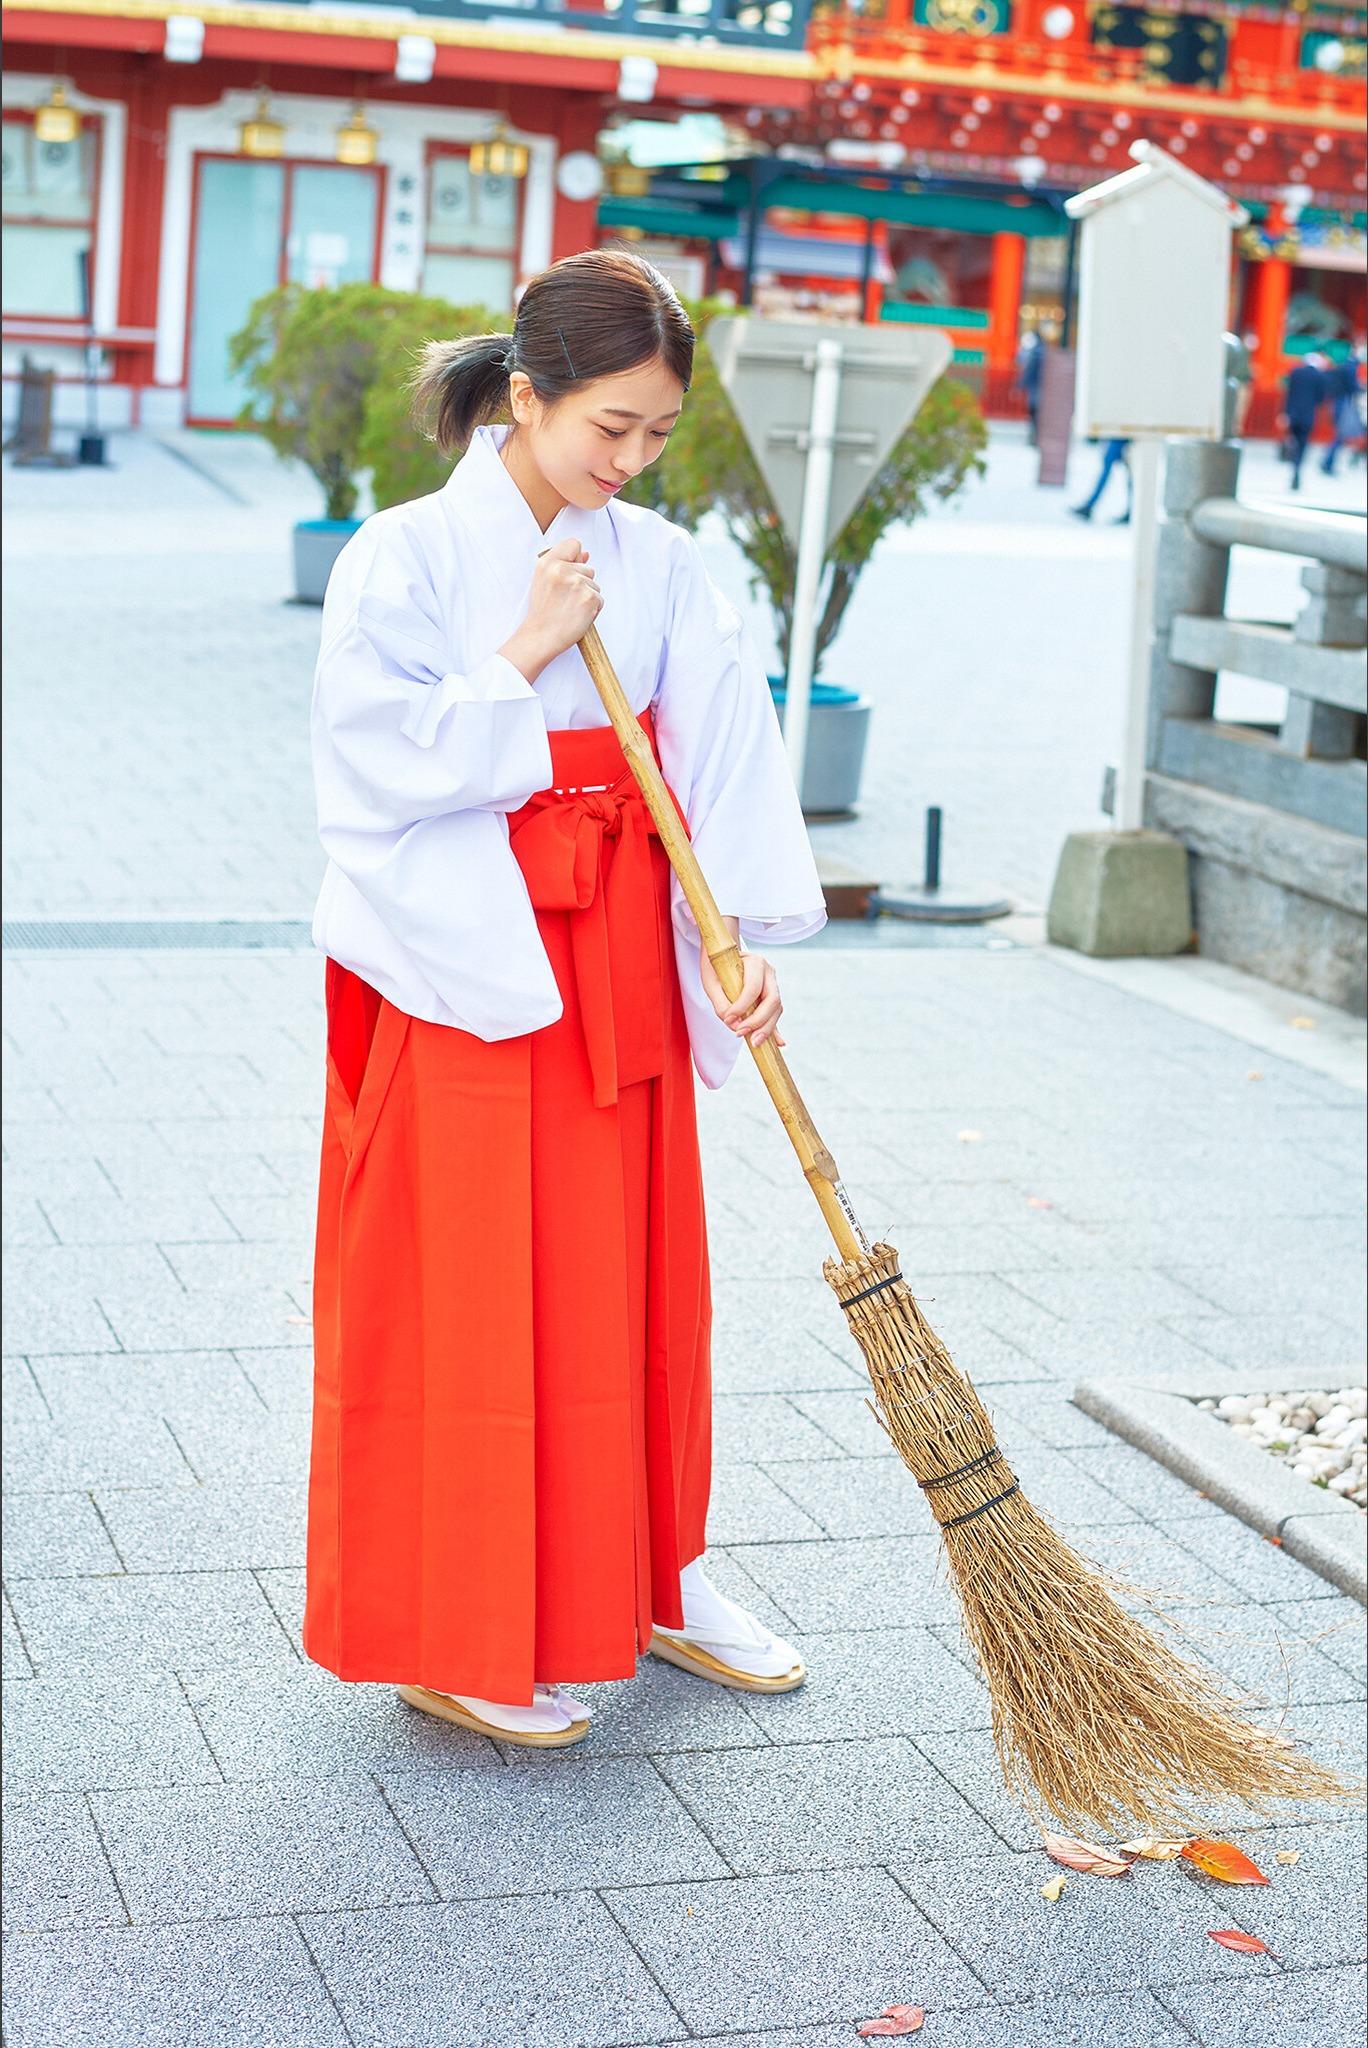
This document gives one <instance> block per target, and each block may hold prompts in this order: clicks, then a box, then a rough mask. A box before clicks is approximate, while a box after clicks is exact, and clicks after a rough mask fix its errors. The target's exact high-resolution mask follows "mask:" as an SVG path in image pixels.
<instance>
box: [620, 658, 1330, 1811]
mask: <svg viewBox="0 0 1368 2048" xmlns="http://www.w3.org/2000/svg"><path fill="white" fill-rule="evenodd" d="M580 649H581V652H582V653H583V656H584V661H585V666H586V667H587V668H588V670H589V673H590V675H591V677H592V678H593V681H594V686H595V688H596V689H597V691H598V693H599V696H600V698H601V699H602V702H603V705H604V708H605V710H606V711H607V713H608V717H609V719H610V720H611V722H612V725H613V729H614V731H615V732H616V733H617V736H618V738H619V740H620V741H621V743H622V750H623V753H624V755H625V756H626V759H627V763H628V766H629V767H630V768H631V771H632V773H633V775H634V776H635V777H636V780H637V783H638V786H639V787H640V789H641V793H642V796H643V797H644V798H645V801H646V805H647V808H648V809H649V811H650V813H651V815H652V817H653V818H654V820H655V823H656V827H657V830H658V831H659V834H660V839H661V843H662V845H663V846H664V848H665V851H666V853H667V854H668V855H669V858H670V865H671V866H672V868H673V869H674V871H675V873H676V875H677V876H678V878H679V882H680V886H681V888H682V889H683V892H684V896H685V899H686V901H687V902H688V905H689V908H690V910H691V911H692V912H693V915H694V919H695V922H696V923H697V926H698V932H699V938H700V941H701V944H702V946H703V948H704V950H705V951H706V952H707V955H708V958H709V960H710V961H711V962H712V965H713V968H714V970H715V972H716V974H717V978H718V980H719V982H720V983H721V985H722V987H723V989H724V990H725V991H726V994H727V996H728V998H729V1000H731V1001H733V1002H734V1001H735V1000H736V998H737V997H738V996H739V995H740V993H741V988H742V984H743V981H744V978H745V970H744V969H743V967H742V965H741V956H740V952H739V949H738V947H737V943H736V941H735V940H734V939H733V937H732V935H731V932H730V931H729V929H728V928H727V926H726V925H725V924H724V923H723V921H722V918H721V915H720V913H719V911H718V908H717V903H716V901H715V899H714V897H713V894H712V891H711V890H710V889H709V887H708V884H707V881H706V880H705V878H704V875H703V872H702V870H701V868H700V867H699V865H698V859H697V856H696V854H695V853H694V850H693V847H692V846H691V845H690V843H689V838H688V834H687V831H686V830H685V828H684V827H683V825H682V824H681V821H680V817H679V813H678V812H677V810H676V808H675V805H674V799H673V798H672V796H671V794H670V792H669V790H668V788H667V787H666V784H665V780H664V777H663V776H662V775H661V772H660V768H659V765H658V763H657V762H656V759H655V756H654V755H653V753H652V752H651V747H650V743H649V741H648V740H647V739H646V735H645V733H644V731H643V729H642V727H641V725H640V723H639V721H638V719H637V716H636V714H635V712H634V711H633V710H632V708H631V704H630V702H629V700H628V698H627V695H626V693H625V691H624V690H623V688H622V685H621V683H620V682H619V681H618V678H617V676H616V674H615V673H614V670H613V665H612V663H611V662H610V661H609V659H608V656H607V654H606V653H605V651H604V647H603V642H602V641H601V640H600V638H599V636H598V633H597V632H596V631H595V630H594V628H593V627H592V626H591V627H590V629H589V631H588V632H587V633H586V634H585V636H584V638H583V640H582V641H581V642H580ZM750 1050H751V1054H752V1057H753V1058H754V1061H755V1065H756V1068H757V1070H758V1071H759V1074H760V1078H761V1080H762V1081H763V1082H764V1085H765V1087H766V1089H767V1090H768V1091H769V1095H770V1099H771V1101H772V1102H773V1103H774V1106H775V1109H776V1110H777V1112H778V1114H779V1118H780V1121H781V1122H782V1123H783V1126H784V1129H785V1130H786V1131H787V1133H788V1136H789V1139H790V1142H791V1143H792V1145H793V1149H794V1151H795V1152H796V1153H797V1155H798V1158H799V1161H800V1163H801V1165H802V1169H803V1175H804V1178H805V1179H806V1181H807V1184H808V1187H809V1188H810V1189H811V1191H812V1194H813V1197H814V1199H815V1200H816V1202H817V1205H818V1207H819V1208H820V1210H821V1212H822V1215H823V1217H824V1219H825V1221H826V1225H827V1228H828V1230H829V1231H830V1232H831V1235H832V1238H833V1240H834V1242H835V1245H836V1250H837V1253H838V1254H839V1256H838V1257H837V1258H829V1259H827V1261H826V1262H825V1265H824V1267H823V1272H824V1273H825V1276H826V1279H827V1282H828V1284H829V1286H830V1287H831V1289H832V1291H833V1292H834V1293H835V1295H836V1298H837V1300H838V1301H839V1302H840V1304H841V1306H842V1308H843V1309H844V1311H845V1315H846V1322H847V1326H848V1328H849V1330H850V1332H851V1335H852V1336H853V1337H854V1339H855V1342H856V1343H857V1344H858V1345H859V1347H860V1351H861V1353H862V1354H863V1357H864V1362H865V1366H866V1368H867V1370H868V1373H869V1377H870V1380H871V1381H872V1383H873V1394H874V1399H873V1401H871V1402H870V1403H869V1406H870V1407H871V1408H872V1409H873V1412H874V1415H875V1417H876V1419H877V1421H878V1422H879V1424H880V1426H881V1427H882V1428H883V1429H884V1431H885V1432H886V1434H887V1435H888V1436H889V1438H890V1439H891V1441H892V1442H893V1444H894V1446H895V1448H896V1449H897V1451H898V1454H899V1456H900V1457H901V1459H902V1461H903V1463H904V1465H905V1466H906V1467H907V1469H908V1471H909V1472H911V1474H912V1476H913V1478H914V1479H915V1480H916V1481H917V1484H918V1485H919V1486H920V1487H921V1488H922V1489H923V1491H924V1492H925V1494H926V1498H927V1500H928V1502H929V1503H930V1505H931V1510H932V1514H933V1516H934V1517H935V1520H936V1521H937V1523H938V1524H939V1525H940V1529H941V1535H942V1539H943V1542H944V1556H945V1560H946V1566H947V1569H948V1572H949V1575H950V1580H951V1583H952V1584H953V1586H954V1588H955V1592H956V1594H957V1595H958V1598H959V1604H960V1617H961V1621H962V1623H963V1626H964V1631H965V1634H966V1635H967V1637H968V1639H969V1642H970V1644H971V1646H972V1648H973V1651H974V1654H975V1656H976V1658H977V1660H978V1665H979V1669H980V1671H981V1672H982V1674H983V1679H984V1683H985V1684H986V1686H987V1688H988V1694H989V1698H990V1701H991V1703H992V1715H993V1743H994V1747H995V1749H996V1751H997V1756H998V1762H999V1764H1000V1766H1001V1768H1002V1774H1003V1778H1004V1781H1005V1783H1006V1785H1007V1789H1008V1790H1009V1792H1012V1793H1014V1794H1016V1795H1017V1796H1018V1798H1020V1799H1021V1800H1022V1802H1023V1803H1024V1804H1025V1805H1027V1806H1028V1807H1030V1808H1031V1809H1033V1810H1034V1811H1035V1812H1036V1813H1037V1815H1038V1814H1039V1812H1040V1810H1041V1809H1044V1811H1046V1812H1048V1813H1049V1814H1051V1815H1053V1816H1054V1818H1055V1819H1056V1820H1059V1821H1062V1822H1064V1823H1065V1825H1067V1826H1074V1827H1078V1826H1083V1827H1104V1828H1110V1827H1113V1826H1115V1825H1117V1824H1118V1823H1121V1822H1126V1823H1130V1824H1132V1825H1138V1826H1139V1827H1141V1828H1144V1829H1145V1830H1147V1831H1154V1832H1167V1831H1169V1830H1170V1829H1172V1830H1174V1831H1176V1830H1178V1829H1185V1830H1186V1831H1187V1832H1188V1833H1201V1832H1203V1831H1204V1827H1205V1820H1204V1817H1203V1816H1202V1813H1201V1804H1202V1803H1204V1802H1208V1801H1220V1802H1222V1803H1225V1802H1226V1801H1229V1800H1231V1799H1235V1800H1239V1801H1241V1802H1243V1803H1244V1804H1245V1805H1247V1806H1249V1807H1251V1808H1252V1809H1253V1810H1254V1811H1255V1812H1256V1813H1263V1812H1266V1811H1267V1809H1268V1806H1269V1804H1270V1802H1272V1801H1276V1800H1284V1799H1325V1800H1330V1801H1334V1802H1345V1801H1353V1802H1357V1801H1358V1800H1359V1799H1361V1797H1362V1788H1361V1787H1359V1786H1356V1785H1350V1784H1348V1783H1346V1781H1345V1780H1344V1779H1343V1778H1342V1777H1341V1776H1340V1774H1339V1773H1338V1772H1337V1771H1335V1770H1332V1769H1331V1768H1330V1767H1329V1766H1328V1765H1325V1764H1322V1763H1318V1762H1317V1761H1316V1760H1315V1759H1314V1758H1312V1757H1309V1756H1305V1755H1303V1754H1302V1753H1300V1752H1299V1751H1298V1750H1297V1749H1296V1747H1295V1746H1294V1744H1293V1743H1292V1742H1291V1741H1290V1740H1289V1738H1288V1737H1286V1736H1285V1735H1282V1734H1281V1733H1280V1732H1279V1731H1278V1730H1277V1729H1271V1728H1266V1727H1261V1726H1260V1725H1259V1724H1258V1722H1256V1721H1252V1720H1250V1719H1249V1718H1248V1712H1247V1708H1248V1705H1249V1704H1250V1703H1249V1702H1246V1701H1243V1700H1238V1699H1235V1698H1232V1697H1231V1695H1230V1694H1229V1693H1228V1692H1227V1691H1226V1688H1225V1685H1224V1683H1223V1681H1222V1680H1221V1679H1220V1677H1219V1675H1218V1674H1217V1673H1216V1672H1215V1671H1213V1670H1212V1669H1210V1667H1206V1668H1204V1667H1202V1666H1201V1665H1199V1664H1196V1663H1190V1662H1188V1661H1186V1660H1185V1659H1183V1658H1181V1657H1179V1656H1178V1655H1177V1654H1176V1653H1175V1652H1174V1651H1173V1649H1171V1648H1170V1646H1169V1644H1168V1643H1166V1642H1165V1641H1164V1640H1163V1638H1162V1637H1161V1636H1160V1635H1159V1634H1157V1633H1156V1632H1155V1631H1153V1630H1151V1629H1149V1628H1147V1627H1146V1626H1145V1625H1144V1623H1143V1622H1141V1621H1140V1620H1138V1619H1137V1618H1136V1616H1135V1615H1133V1614H1131V1613H1130V1612H1128V1610H1127V1608H1126V1607H1125V1605H1124V1604H1123V1602H1124V1601H1125V1600H1126V1599H1128V1598H1135V1597H1137V1596H1138V1597H1139V1598H1141V1599H1145V1600H1149V1601H1150V1602H1151V1604H1153V1598H1152V1596H1151V1595H1148V1594H1146V1593H1145V1592H1144V1591H1143V1589H1141V1588H1138V1587H1133V1586H1129V1585H1127V1584H1126V1583H1125V1582H1124V1581H1122V1580H1120V1579H1118V1578H1116V1577H1114V1576H1113V1575H1112V1574H1111V1573H1109V1572H1106V1571H1104V1570H1102V1569H1101V1568H1100V1567H1099V1566H1098V1565H1096V1564H1093V1563H1091V1562H1090V1561H1089V1560H1088V1559H1086V1558H1084V1557H1082V1556H1080V1555H1079V1553H1078V1552H1077V1551H1076V1550H1074V1549H1073V1548H1072V1547H1071V1545H1069V1544H1068V1543H1066V1542H1065V1540H1064V1538H1063V1537H1062V1536H1061V1535H1060V1534H1059V1533H1058V1531H1057V1530H1055V1529H1053V1528H1052V1527H1051V1526H1050V1524H1049V1523H1048V1522H1047V1521H1046V1520H1045V1518H1044V1516H1043V1515H1041V1514H1040V1513H1039V1512H1038V1511H1037V1509H1036V1508H1034V1507H1033V1506H1032V1504H1031V1502H1030V1501H1029V1500H1028V1499H1027V1497H1026V1495H1025V1494H1024V1493H1023V1492H1022V1491H1021V1487H1020V1485H1019V1483H1018V1481H1017V1479H1016V1475H1015V1474H1014V1473H1013V1472H1012V1470H1011V1467H1010V1465H1008V1464H1007V1461H1006V1459H1005V1458H1004V1457H1003V1455H1002V1453H1001V1451H1000V1450H999V1449H998V1446H997V1440H996V1433H995V1431H994V1429H993V1424H992V1419H991V1417H990V1416H989V1414H988V1411H987V1409H986V1408H985V1407H984V1405H983V1402H982V1401H981V1400H980V1398H979V1396H978V1394H977V1393H976V1391H975V1389H974V1387H973V1386H972V1385H971V1383H970V1381H969V1380H968V1379H967V1378H966V1376H965V1374H964V1373H963V1372H961V1371H960V1369H959V1368H958V1367H957V1366H956V1364H955V1363H954V1361H953V1359H952V1358H951V1357H950V1354H949V1352H948V1351H947V1350H946V1348H945V1346H944V1344H943V1343H942V1342H941V1340H940V1338H939V1337H938V1336H937V1335H936V1333H935V1331H934V1330H933V1329H932V1328H931V1326H930V1324H929V1323H928V1322H927V1320H926V1318H925V1316H924V1315H923V1313H922V1310H921V1307H920V1304H919V1303H918V1301H917V1299H916V1297H915V1295H914V1294H913V1292H912V1289H911V1288H910V1287H909V1286H908V1284H907V1282H906V1281H905V1280H904V1278H903V1276H902V1272H901V1270H900V1268H899V1263H898V1255H897V1253H896V1251H895V1250H894V1249H893V1247H892V1246H891V1245H888V1244H873V1245H871V1244H870V1242H869V1240H868V1239H867V1238H866V1236H865V1234H864V1232H863V1230H862V1229H861V1227H860V1224H859V1221H858V1219H857V1217H856V1215H855V1211H854V1209H853V1207H852V1206H851V1203H850V1199H849V1196H848V1195H847V1194H846V1191H845V1188H844V1187H843V1186H842V1183H841V1177H840V1174H839V1172H838V1170H837V1166H836V1161H835V1159H834V1158H833V1157H832V1155H831V1153H830V1151H829V1150H828V1149H827V1147H826V1145H825V1144H824V1143H823V1141H822V1138H821V1137H820V1135H819V1133H818V1131H817V1127H816V1125H815V1124H814V1123H813V1121H812V1118H811V1116H810V1115H809V1113H808V1109H807V1106H806V1104H805V1103H804V1101H803V1098H802V1096H801V1095H800V1094H799V1092H798V1089H797V1087H796V1085H795V1083H794V1080H793V1076H792V1075H791V1074H790V1073H789V1070H788V1066H787V1064H786V1063H785V1060H784V1055H783V1053H782V1052H781V1051H780V1049H779V1047H778V1046H777V1045H776V1044H775V1043H774V1040H773V1039H772V1038H771V1039H768V1040H767V1041H766V1042H765V1044H763V1045H759V1046H756V1045H752V1046H751V1048H750ZM947 1467H949V1468H950V1469H946V1468H947ZM990 1467H991V1468H993V1470H992V1476H991V1478H989V1476H988V1474H989V1468H990ZM999 1468H1000V1469H999ZM1004 1476H1006V1477H1008V1478H1010V1481H1011V1484H1010V1485H1009V1486H1008V1487H1007V1490H1006V1491H1005V1492H999V1493H996V1494H993V1495H992V1496H991V1497H990V1498H989V1499H987V1500H979V1499H976V1498H975V1494H976V1493H977V1492H981V1491H982V1490H983V1488H984V1486H985V1485H989V1486H991V1485H995V1484H998V1483H1000V1481H1001V1479H1002V1478H1003V1477H1004ZM990 1508H992V1509H996V1510H997V1512H996V1513H994V1514H990V1513H989V1512H988V1511H989V1509H990ZM1193 1823H1195V1825H1194V1824H1193Z"/></svg>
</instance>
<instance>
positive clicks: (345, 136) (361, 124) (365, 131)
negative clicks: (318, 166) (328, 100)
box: [337, 100, 380, 164]
mask: <svg viewBox="0 0 1368 2048" xmlns="http://www.w3.org/2000/svg"><path fill="white" fill-rule="evenodd" d="M379 149H380V137H379V135H378V134H377V133H376V131H375V129H374V128H372V127H371V125H370V123H369V122H368V121H367V119H366V115H365V110H364V108H363V107H362V105H361V102H360V101H359V100H358V101H357V103H356V105H355V106H354V107H353V108H352V110H351V113H350V114H349V115H348V116H347V119H346V120H345V121H344V122H343V123H342V126H341V127H340V128H339V129H338V131H337V161H338V162H339V163H340V164H373V163H374V162H375V159H376V157H377V155H378V154H379Z"/></svg>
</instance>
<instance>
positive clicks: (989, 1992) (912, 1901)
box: [879, 1752, 993, 2011]
mask: <svg viewBox="0 0 1368 2048" xmlns="http://www.w3.org/2000/svg"><path fill="white" fill-rule="evenodd" d="M918 1753H919V1754H920V1752H918ZM927 1761H928V1762H929V1761H930V1759H929V1758H928V1759H927ZM933 1768H934V1766H933ZM937 1775H938V1776H939V1773H937ZM968 1803H969V1802H968V1801H967V1800H966V1801H965V1804H966V1805H967V1804H968ZM879 1867H880V1868H881V1869H882V1871H883V1872H884V1875H885V1876H886V1877H889V1878H891V1879H892V1881H893V1883H894V1884H895V1885H896V1886H897V1888H898V1890H899V1891H900V1892H901V1893H902V1895H903V1897H904V1898H905V1899H906V1900H907V1902H908V1904H909V1905H910V1906H911V1908H912V1910H913V1912H915V1913H916V1914H917V1915H918V1916H919V1917H920V1918H921V1919H922V1920H924V1921H925V1922H926V1924H927V1926H928V1927H929V1928H930V1929H931V1931H932V1933H933V1934H937V1935H939V1937H940V1939H941V1940H942V1941H943V1942H944V1943H945V1945H946V1947H947V1948H948V1949H949V1950H950V1952H951V1954H952V1955H954V1956H956V1957H957V1958H958V1960H959V1961H960V1962H961V1963H963V1965H964V1967H965V1969H966V1970H967V1971H968V1972H969V1975H970V1976H971V1977H972V1978H973V1979H974V1982H975V1983H976V1984H981V1985H982V1986H983V1989H984V1993H985V1996H986V1997H987V1998H988V1999H989V2000H990V2001H991V2000H992V1998H993V1987H992V1985H991V1984H990V1983H989V1982H988V1980H987V1978H986V1977H985V1976H984V1975H983V1973H982V1971H981V1970H978V1969H976V1968H975V1966H974V1963H973V1961H972V1959H971V1958H970V1957H969V1956H967V1955H965V1953H964V1951H963V1950H962V1949H961V1948H960V1947H959V1945H958V1944H957V1942H956V1941H955V1938H954V1936H953V1935H952V1934H948V1933H947V1932H946V1930H945V1929H944V1928H943V1927H942V1926H940V1925H939V1923H938V1922H937V1921H936V1920H934V1919H933V1918H932V1916H931V1914H930V1912H929V1911H928V1910H927V1908H926V1906H925V1905H924V1904H923V1902H922V1900H920V1899H918V1898H914V1897H913V1895H912V1893H911V1892H910V1891H909V1890H908V1888H907V1886H906V1885H905V1884H904V1883H903V1882H902V1880H901V1878H900V1877H899V1876H898V1873H897V1871H896V1870H894V1869H893V1867H892V1866H891V1865H890V1864H887V1863H885V1864H881V1865H880V1866H879ZM969 2010H971V2011H975V2010H977V2008H976V2007H970V2008H969Z"/></svg>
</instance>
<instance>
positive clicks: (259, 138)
mask: <svg viewBox="0 0 1368 2048" xmlns="http://www.w3.org/2000/svg"><path fill="white" fill-rule="evenodd" d="M238 148H239V149H240V150H241V152H242V154H243V155H244V156H283V155H284V154H285V124H284V122H283V121H276V120H273V119H272V116H271V96H270V94H269V93H267V92H265V91H262V92H258V94H257V103H256V112H255V113H254V114H253V116H252V118H251V120H250V121H244V122H243V123H242V124H241V126H240V127H239V129H238Z"/></svg>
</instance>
